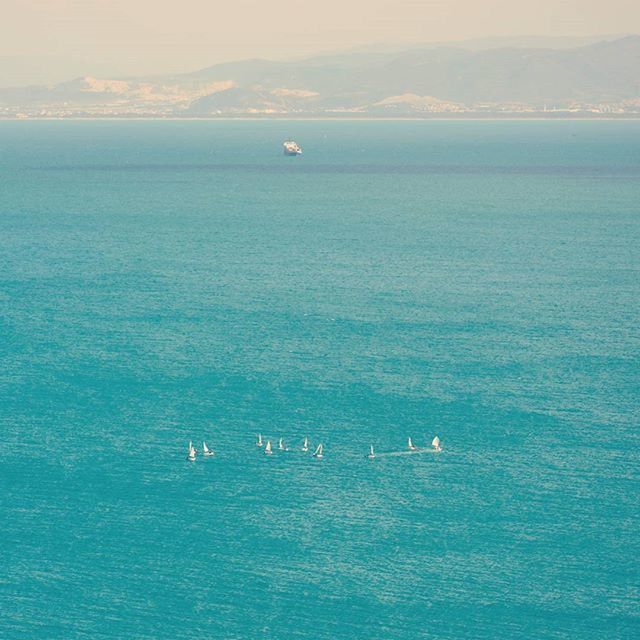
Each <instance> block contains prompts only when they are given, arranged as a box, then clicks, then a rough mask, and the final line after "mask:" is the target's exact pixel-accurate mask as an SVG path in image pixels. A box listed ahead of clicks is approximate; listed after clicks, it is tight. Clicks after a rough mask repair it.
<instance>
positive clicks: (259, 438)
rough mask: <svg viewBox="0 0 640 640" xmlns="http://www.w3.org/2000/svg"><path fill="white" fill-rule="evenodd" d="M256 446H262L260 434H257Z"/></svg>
mask: <svg viewBox="0 0 640 640" xmlns="http://www.w3.org/2000/svg"><path fill="white" fill-rule="evenodd" d="M256 445H258V446H259V447H261V446H262V434H261V433H259V434H258V441H257V442H256Z"/></svg>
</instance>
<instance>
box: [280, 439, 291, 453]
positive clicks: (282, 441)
mask: <svg viewBox="0 0 640 640" xmlns="http://www.w3.org/2000/svg"><path fill="white" fill-rule="evenodd" d="M278 450H279V451H289V449H287V445H285V443H284V440H283V439H282V438H280V440H278Z"/></svg>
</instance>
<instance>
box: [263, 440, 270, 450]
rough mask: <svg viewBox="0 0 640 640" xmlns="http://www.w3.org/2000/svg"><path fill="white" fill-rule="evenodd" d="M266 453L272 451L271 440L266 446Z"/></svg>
mask: <svg viewBox="0 0 640 640" xmlns="http://www.w3.org/2000/svg"><path fill="white" fill-rule="evenodd" d="M264 452H265V453H271V440H267V446H266V447H265V448H264Z"/></svg>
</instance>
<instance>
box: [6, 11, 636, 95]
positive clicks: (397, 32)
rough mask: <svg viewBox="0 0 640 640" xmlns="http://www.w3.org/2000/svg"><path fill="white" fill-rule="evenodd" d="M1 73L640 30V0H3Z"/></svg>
mask: <svg viewBox="0 0 640 640" xmlns="http://www.w3.org/2000/svg"><path fill="white" fill-rule="evenodd" d="M0 6H1V7H2V19H1V20H0V85H4V86H6V85H7V84H24V83H26V82H42V81H58V80H61V79H65V78H69V77H73V76H77V75H84V74H93V75H116V74H118V75H123V74H129V75H134V74H145V73H165V72H181V71H191V70H195V69H198V68H201V67H205V66H209V65H211V64H215V63H217V62H222V61H229V60H237V59H241V58H250V57H265V58H283V57H298V56H304V55H308V54H313V53H316V52H323V51H335V50H340V49H345V48H350V47H356V46H360V45H365V44H371V43H394V44H395V43H399V44H404V43H406V44H415V43H419V42H433V41H443V40H461V39H465V38H477V37H485V36H513V35H532V34H535V35H593V34H617V33H640V0H606V1H605V0H535V1H532V0H528V1H526V2H523V1H521V0H322V1H321V2H318V1H317V0H314V1H306V0H262V1H260V0H229V1H228V2H220V1H218V0H179V1H172V2H167V1H166V0H2V2H1V5H0Z"/></svg>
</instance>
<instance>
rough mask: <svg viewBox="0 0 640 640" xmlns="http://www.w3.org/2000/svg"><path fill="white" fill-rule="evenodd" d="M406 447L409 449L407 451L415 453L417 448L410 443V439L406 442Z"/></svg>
mask: <svg viewBox="0 0 640 640" xmlns="http://www.w3.org/2000/svg"><path fill="white" fill-rule="evenodd" d="M407 447H408V448H409V451H416V450H417V448H418V447H416V446H415V445H414V444H413V442H411V438H409V439H408V440H407Z"/></svg>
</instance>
